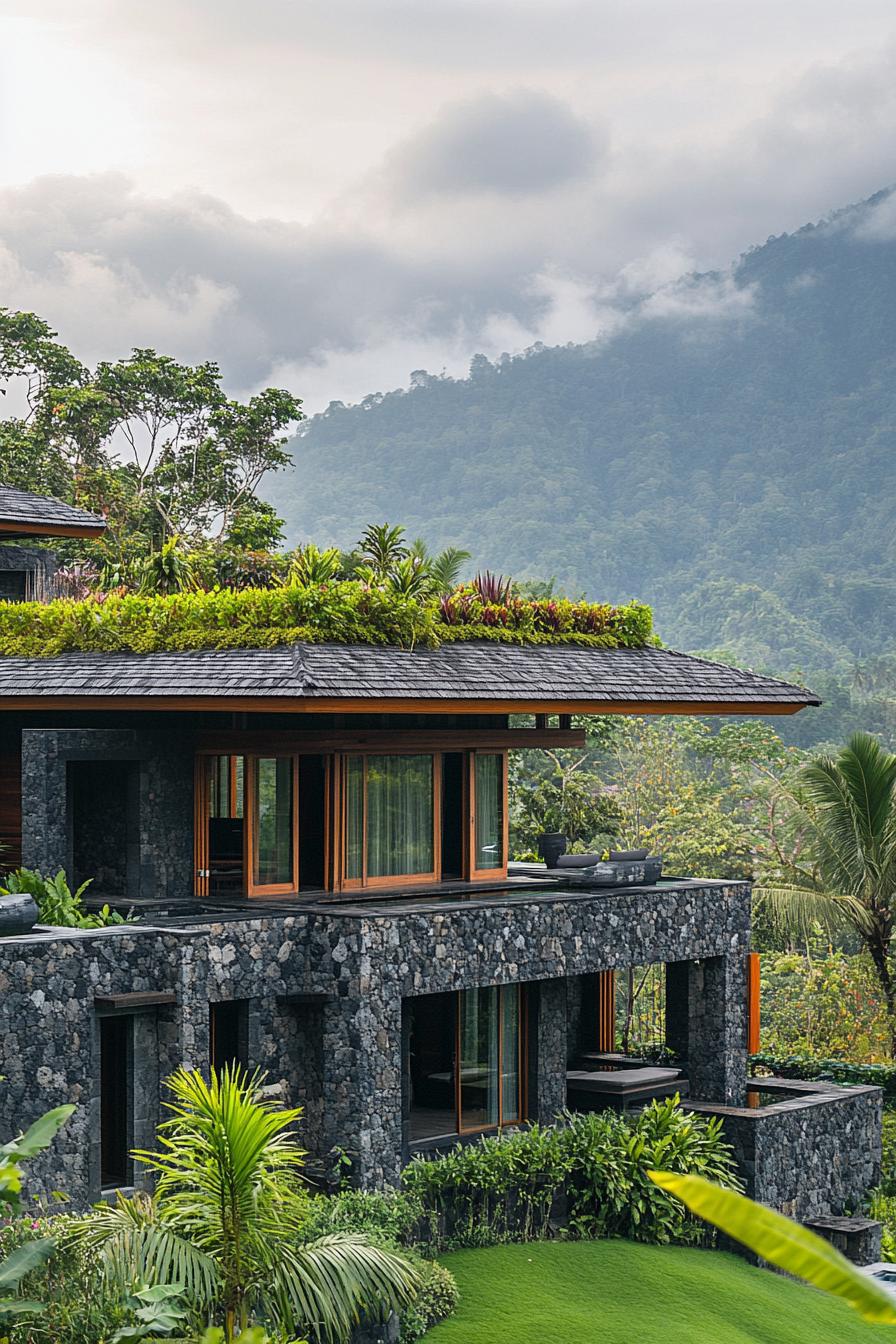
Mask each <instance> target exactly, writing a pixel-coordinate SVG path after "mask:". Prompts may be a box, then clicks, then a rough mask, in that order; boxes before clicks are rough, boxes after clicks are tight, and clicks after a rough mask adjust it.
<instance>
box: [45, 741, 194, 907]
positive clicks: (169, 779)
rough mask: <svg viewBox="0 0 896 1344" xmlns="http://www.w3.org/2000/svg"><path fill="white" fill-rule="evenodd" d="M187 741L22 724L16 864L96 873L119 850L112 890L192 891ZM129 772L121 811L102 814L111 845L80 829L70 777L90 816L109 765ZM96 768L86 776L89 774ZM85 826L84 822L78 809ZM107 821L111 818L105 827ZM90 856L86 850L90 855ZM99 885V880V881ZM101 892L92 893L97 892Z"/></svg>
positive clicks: (156, 897)
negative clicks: (118, 881)
mask: <svg viewBox="0 0 896 1344" xmlns="http://www.w3.org/2000/svg"><path fill="white" fill-rule="evenodd" d="M193 761H194V756H193V751H192V748H191V745H190V743H189V742H184V741H183V740H182V739H180V740H179V739H178V738H177V737H176V736H175V735H174V734H171V733H167V732H161V733H159V732H152V731H144V730H140V729H134V728H102V729H98V728H84V729H81V728H66V729H55V728H53V729H51V728H26V729H25V730H24V731H23V732H22V797H23V800H25V806H24V807H23V811H22V862H23V863H24V865H25V866H26V867H28V868H38V869H39V870H40V871H41V872H44V873H55V872H57V871H58V869H60V868H64V869H65V870H66V872H67V873H69V874H70V875H71V874H74V873H76V872H77V871H78V869H79V868H80V870H81V872H83V873H84V874H85V875H86V876H94V875H96V874H97V873H99V874H100V875H102V873H103V870H104V868H105V867H107V866H108V864H109V857H108V856H109V855H110V853H111V854H116V853H118V851H119V849H120V845H121V844H123V845H124V847H125V852H124V854H123V855H122V857H121V865H120V874H121V876H122V877H123V879H124V886H123V887H122V886H119V888H118V892H117V894H118V895H119V896H124V897H126V898H127V899H128V900H143V901H155V902H164V901H166V900H172V899H186V898H188V897H190V896H192V894H193V770H194V764H193ZM116 765H117V766H118V767H119V769H120V768H121V767H129V770H128V773H127V782H126V784H125V787H126V788H128V789H129V790H130V792H131V797H130V798H129V805H128V807H127V808H125V809H122V808H120V807H119V808H118V809H115V810H114V811H112V810H109V811H107V813H106V814H105V815H106V816H107V817H113V818H116V822H115V824H117V825H118V827H119V828H120V829H121V830H122V836H121V839H120V842H119V841H118V837H117V836H116V842H115V843H110V837H109V835H108V834H107V833H106V832H104V831H103V830H102V829H101V828H96V827H95V826H94V827H92V828H91V827H90V826H86V827H85V826H84V825H81V826H79V828H78V837H77V841H76V838H75V835H74V834H73V830H74V826H75V822H76V818H77V814H78V809H77V800H76V798H74V797H73V796H72V795H73V792H74V790H73V784H74V783H75V782H76V781H75V780H74V779H73V772H74V771H78V772H80V773H79V775H78V778H77V783H79V784H80V785H81V788H82V795H83V792H84V789H85V786H86V787H89V790H90V792H89V793H88V796H87V801H88V802H93V800H94V790H95V796H96V812H99V811H100V807H99V803H100V802H101V800H102V797H103V793H104V790H105V791H108V790H110V789H114V788H115V787H116V783H115V779H116V778H117V777H116V776H115V775H112V774H110V767H112V766H116ZM91 769H92V770H93V772H94V776H93V779H92V780H91V777H90V774H89V772H90V771H91ZM83 820H84V821H85V822H89V816H88V815H87V811H86V809H84V816H83ZM111 824H113V823H112V821H110V822H109V825H111ZM91 850H92V852H91ZM101 880H102V876H101ZM95 890H97V891H98V892H100V890H101V889H100V888H98V887H95Z"/></svg>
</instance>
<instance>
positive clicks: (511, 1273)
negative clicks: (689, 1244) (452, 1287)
mask: <svg viewBox="0 0 896 1344" xmlns="http://www.w3.org/2000/svg"><path fill="white" fill-rule="evenodd" d="M440 1259H441V1260H442V1261H443V1263H444V1264H446V1265H447V1266H448V1268H449V1269H450V1270H451V1272H452V1273H453V1274H454V1275H455V1276H456V1278H457V1281H458V1284H459V1286H460V1292H461V1302H460V1307H459V1308H458V1312H457V1315H456V1316H453V1317H451V1318H450V1319H449V1320H447V1321H444V1322H443V1323H442V1324H441V1325H438V1326H436V1327H435V1329H433V1330H432V1331H430V1333H429V1334H427V1336H426V1341H427V1344H591V1342H592V1341H594V1344H652V1341H654V1340H655V1341H658V1342H661V1344H807V1341H810V1340H811V1341H812V1344H826V1341H832V1342H833V1341H836V1344H852V1342H853V1341H856V1344H861V1341H865V1344H873V1341H875V1340H884V1339H888V1340H890V1341H891V1344H896V1329H894V1328H892V1327H886V1326H870V1325H866V1324H865V1322H864V1321H863V1320H862V1319H861V1318H860V1317H859V1316H858V1315H856V1313H855V1312H853V1311H852V1309H851V1308H850V1307H847V1306H846V1304H845V1303H843V1302H838V1301H835V1300H834V1299H833V1298H830V1297H827V1296H826V1295H824V1294H822V1293H818V1292H816V1291H814V1290H813V1289H811V1288H805V1287H803V1286H802V1285H801V1284H798V1283H794V1282H793V1281H792V1280H789V1279H784V1278H782V1277H780V1276H779V1275H777V1274H772V1273H770V1272H768V1271H767V1270H761V1269H755V1268H753V1267H752V1266H751V1265H748V1264H746V1263H745V1262H744V1261H743V1260H740V1259H738V1258H737V1256H734V1255H728V1254H723V1253H722V1252H719V1251H697V1250H690V1249H684V1248H681V1247H660V1246H641V1245H638V1244H636V1243H633V1242H624V1241H577V1242H538V1243H535V1244H529V1245H526V1246H496V1247H493V1248H492V1249H490V1250H483V1251H458V1252H455V1253H454V1254H453V1255H445V1256H441V1257H440Z"/></svg>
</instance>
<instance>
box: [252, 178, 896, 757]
mask: <svg viewBox="0 0 896 1344" xmlns="http://www.w3.org/2000/svg"><path fill="white" fill-rule="evenodd" d="M614 303H615V312H614V313H613V315H612V321H611V323H610V325H611V327H613V330H612V334H611V335H609V336H607V337H604V338H603V339H601V340H598V341H594V342H592V343H589V344H585V345H570V346H565V347H557V348H552V349H538V348H536V349H534V350H532V351H529V352H527V353H526V354H524V355H520V356H517V357H513V358H511V357H505V358H503V359H502V360H501V361H499V362H498V363H496V364H492V363H490V362H489V361H488V360H486V359H484V358H482V357H481V356H478V357H477V358H475V359H474V360H473V363H472V367H471V370H470V376H469V377H468V378H466V379H452V378H447V377H440V376H434V375H431V374H427V373H422V372H420V373H417V374H415V375H414V376H413V378H412V386H411V387H410V389H409V390H406V391H395V392H389V393H386V394H380V393H378V394H375V395H371V396H369V397H367V398H365V399H364V401H363V402H362V403H360V404H359V405H357V406H350V407H346V406H343V405H341V404H340V403H333V404H331V406H330V407H329V408H328V410H327V411H326V412H325V413H324V414H322V415H318V416H316V417H314V418H313V419H311V420H309V421H308V423H307V424H306V425H305V426H304V427H303V431H302V433H301V435H300V436H299V438H298V439H297V441H296V442H295V444H294V449H295V466H294V468H293V469H292V471H291V472H290V473H289V474H288V475H284V476H282V477H281V478H279V480H277V481H275V483H274V485H273V490H272V493H273V495H274V502H275V503H276V504H277V505H278V507H279V508H280V510H281V512H282V513H283V514H284V515H285V517H286V519H287V522H288V526H289V533H290V538H291V540H292V541H299V540H301V539H303V538H307V537H313V538H314V539H315V540H316V541H317V542H318V543H319V544H323V543H334V542H335V543H338V544H340V545H348V544H349V543H351V542H352V541H353V540H354V539H355V538H356V537H357V536H358V534H359V532H360V531H361V530H362V528H363V527H364V525H365V524H366V523H368V522H370V521H382V520H387V519H388V520H389V521H390V522H401V523H403V524H404V525H405V526H406V527H407V528H408V530H409V533H410V534H411V535H417V534H419V535H423V536H425V537H426V539H427V540H428V541H429V542H430V543H431V544H433V545H435V546H443V545H447V544H455V545H460V546H464V547H466V549H468V550H469V551H471V552H472V554H473V556H474V558H475V561H476V563H477V564H479V565H481V566H488V567H490V568H492V569H496V570H501V571H505V572H509V573H512V574H514V575H516V576H517V577H521V578H522V577H538V578H549V577H551V576H554V577H555V578H556V580H557V583H558V586H559V587H560V588H562V589H564V590H565V591H567V592H569V593H572V594H577V593H585V594H587V595H588V596H589V597H591V598H594V599H609V600H615V599H625V598H628V597H632V596H636V597H639V598H642V599H643V600H645V601H647V602H650V603H651V604H653V606H654V609H655V613H656V621H657V628H658V630H659V633H660V635H661V636H662V638H663V639H664V640H666V641H668V642H669V643H671V644H673V645H675V646H677V647H680V648H684V649H697V650H703V651H724V652H725V653H726V654H727V655H728V656H729V657H731V658H733V659H736V660H737V661H739V662H741V663H745V664H749V665H754V666H761V667H763V668H765V669H768V670H772V671H776V672H778V673H780V674H783V675H786V674H789V673H794V672H802V673H803V675H804V677H805V678H806V679H807V680H809V681H810V682H812V683H813V684H816V685H818V687H819V689H820V690H821V691H822V692H823V693H828V694H829V695H831V696H833V697H834V699H835V700H836V698H837V696H840V697H841V698H842V697H844V696H845V697H846V698H847V700H848V699H849V698H850V697H855V696H856V695H861V696H868V695H871V696H872V697H876V698H877V699H876V701H875V704H876V708H874V711H873V714H872V717H873V715H874V714H878V715H883V719H884V720H886V723H885V724H884V728H885V729H886V730H887V731H888V732H892V727H893V722H894V719H893V708H894V702H896V690H894V686H896V676H894V675H893V669H896V621H894V614H896V527H894V523H896V508H894V502H896V193H894V192H893V191H892V190H887V191H882V192H880V193H878V194H877V195H875V196H873V197H871V198H870V199H869V200H867V201H864V202H862V203H860V204H858V205H854V206H850V207H848V208H847V209H845V210H841V211H838V212H837V213H836V214H833V215H831V216H830V217H829V218H827V219H825V220H823V221H821V222H820V223H818V224H814V225H813V224H809V225H806V226H805V227H804V228H802V229H800V230H799V231H797V232H796V233H793V234H785V235H782V236H780V237H773V238H770V239H769V240H768V241H767V242H765V243H764V244H762V245H761V246H757V247H755V248H753V249H751V250H750V251H749V252H747V253H746V254H745V255H744V256H742V257H741V258H740V259H739V260H738V261H737V262H736V263H735V264H734V265H733V266H732V268H731V270H730V271H728V272H726V273H724V274H722V273H713V274H704V275H692V276H686V277H683V278H682V279H681V280H679V281H677V282H676V283H675V284H673V285H670V286H667V287H666V288H664V289H661V290H659V291H657V292H655V293H653V294H638V293H631V292H626V291H625V289H624V287H620V290H619V292H618V293H617V294H616V295H615V296H614ZM614 324H615V325H614ZM878 701H879V703H877V702H878ZM867 708H868V707H867V705H866V710H867ZM801 717H808V716H801ZM867 720H868V714H867V712H866V713H865V724H866V726H870V727H874V726H875V724H874V723H870V724H869V723H868V721H867Z"/></svg>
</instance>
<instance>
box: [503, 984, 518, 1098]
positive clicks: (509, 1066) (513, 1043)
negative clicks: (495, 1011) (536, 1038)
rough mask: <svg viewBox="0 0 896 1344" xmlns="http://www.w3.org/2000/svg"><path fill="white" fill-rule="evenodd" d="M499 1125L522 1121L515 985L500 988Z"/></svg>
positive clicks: (516, 989) (516, 987)
mask: <svg viewBox="0 0 896 1344" xmlns="http://www.w3.org/2000/svg"><path fill="white" fill-rule="evenodd" d="M500 1000H501V1004H500V1012H501V1124H502V1125H507V1124H512V1123H513V1122H514V1121H515V1120H520V1119H522V1067H521V1065H522V1023H521V1021H520V1018H521V1015H522V1014H521V1011H520V1006H521V1005H520V987H519V985H502V986H501V990H500Z"/></svg>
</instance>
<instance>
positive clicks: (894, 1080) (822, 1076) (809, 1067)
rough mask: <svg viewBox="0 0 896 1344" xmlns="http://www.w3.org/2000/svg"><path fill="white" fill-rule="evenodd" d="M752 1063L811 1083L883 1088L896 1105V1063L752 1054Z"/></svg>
mask: <svg viewBox="0 0 896 1344" xmlns="http://www.w3.org/2000/svg"><path fill="white" fill-rule="evenodd" d="M750 1066H751V1068H752V1070H753V1072H754V1073H755V1072H756V1071H757V1070H759V1069H762V1070H767V1071H769V1072H770V1073H776V1074H779V1075H780V1076H781V1077H782V1078H805V1079H806V1080H807V1081H808V1082H813V1081H815V1080H816V1079H817V1080H818V1081H819V1082H827V1083H845V1084H847V1085H849V1084H858V1085H864V1086H867V1087H879V1088H881V1089H882V1090H883V1094H884V1104H885V1105H896V1064H851V1063H850V1062H849V1060H845V1059H813V1058H811V1057H810V1056H808V1055H773V1054H770V1053H769V1052H768V1051H762V1053H761V1054H758V1055H751V1057H750Z"/></svg>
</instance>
